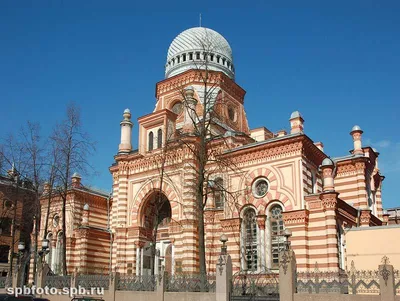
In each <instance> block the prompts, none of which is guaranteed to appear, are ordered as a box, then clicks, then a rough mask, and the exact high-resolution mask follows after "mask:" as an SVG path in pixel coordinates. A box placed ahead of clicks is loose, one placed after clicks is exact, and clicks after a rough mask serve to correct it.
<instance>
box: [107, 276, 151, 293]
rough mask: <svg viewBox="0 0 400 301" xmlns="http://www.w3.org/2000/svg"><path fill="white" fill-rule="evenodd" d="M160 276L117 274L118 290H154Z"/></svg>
mask: <svg viewBox="0 0 400 301" xmlns="http://www.w3.org/2000/svg"><path fill="white" fill-rule="evenodd" d="M157 280H158V276H156V275H154V276H150V275H149V276H147V275H143V276H136V275H126V274H119V275H117V276H116V279H115V281H116V285H115V287H116V290H119V291H154V290H155V288H156V284H157Z"/></svg>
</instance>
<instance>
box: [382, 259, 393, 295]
mask: <svg viewBox="0 0 400 301" xmlns="http://www.w3.org/2000/svg"><path fill="white" fill-rule="evenodd" d="M379 287H380V290H381V293H380V295H381V301H394V300H395V295H396V291H395V288H394V274H393V266H392V265H391V264H389V258H387V257H386V256H384V257H383V258H382V264H381V265H379Z"/></svg>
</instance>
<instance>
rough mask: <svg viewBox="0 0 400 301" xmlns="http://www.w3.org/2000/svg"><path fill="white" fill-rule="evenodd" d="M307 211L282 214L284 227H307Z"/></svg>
mask: <svg viewBox="0 0 400 301" xmlns="http://www.w3.org/2000/svg"><path fill="white" fill-rule="evenodd" d="M308 220H309V211H308V210H307V209H303V210H296V211H286V212H283V221H284V223H285V225H308Z"/></svg>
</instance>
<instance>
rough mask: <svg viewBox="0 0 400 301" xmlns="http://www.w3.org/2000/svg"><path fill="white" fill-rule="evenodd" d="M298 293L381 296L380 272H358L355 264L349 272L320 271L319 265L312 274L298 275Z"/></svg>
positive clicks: (303, 273)
mask: <svg viewBox="0 0 400 301" xmlns="http://www.w3.org/2000/svg"><path fill="white" fill-rule="evenodd" d="M297 292H298V293H310V294H312V293H316V294H318V293H341V294H353V295H357V294H372V295H379V293H380V284H379V271H378V270H357V269H356V268H355V266H354V262H352V263H351V268H350V270H349V271H347V272H345V271H342V272H339V273H338V272H330V271H320V270H319V268H318V264H316V268H315V269H314V271H312V272H309V271H307V272H298V273H297Z"/></svg>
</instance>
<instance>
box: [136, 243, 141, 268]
mask: <svg viewBox="0 0 400 301" xmlns="http://www.w3.org/2000/svg"><path fill="white" fill-rule="evenodd" d="M135 245H136V276H139V275H140V266H141V262H140V259H141V256H140V246H139V243H138V242H135Z"/></svg>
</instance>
